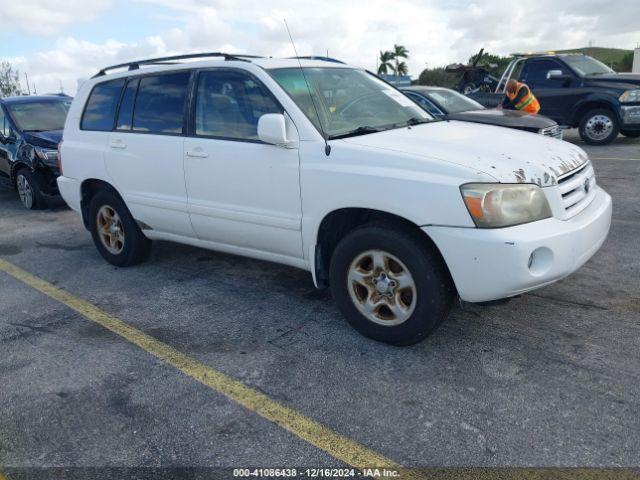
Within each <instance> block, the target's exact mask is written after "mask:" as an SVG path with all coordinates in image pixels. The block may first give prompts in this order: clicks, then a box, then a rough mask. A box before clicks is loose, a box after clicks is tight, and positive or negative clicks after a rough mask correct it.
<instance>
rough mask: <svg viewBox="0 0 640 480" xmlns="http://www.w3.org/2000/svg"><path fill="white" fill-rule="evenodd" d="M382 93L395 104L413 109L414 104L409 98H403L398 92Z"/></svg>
mask: <svg viewBox="0 0 640 480" xmlns="http://www.w3.org/2000/svg"><path fill="white" fill-rule="evenodd" d="M382 92H383V93H385V94H387V95H388V96H389V97H391V98H392V99H393V100H395V101H396V102H397V103H399V104H400V105H402V106H403V107H415V106H416V104H415V103H413V102H412V101H411V100H409V97H405V96H404V95H403V94H401V93H400V92H396V91H395V90H382Z"/></svg>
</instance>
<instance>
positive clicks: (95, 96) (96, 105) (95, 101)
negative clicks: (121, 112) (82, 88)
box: [80, 78, 125, 132]
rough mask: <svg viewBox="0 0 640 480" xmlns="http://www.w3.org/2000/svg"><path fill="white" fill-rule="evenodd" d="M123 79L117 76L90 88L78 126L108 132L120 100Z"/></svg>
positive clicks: (111, 126)
mask: <svg viewBox="0 0 640 480" xmlns="http://www.w3.org/2000/svg"><path fill="white" fill-rule="evenodd" d="M124 82H125V79H123V78H119V79H116V80H110V81H108V82H103V83H99V84H97V85H96V86H95V87H93V90H91V94H90V95H89V99H88V100H87V104H86V106H85V108H84V113H83V114H82V121H81V122H80V128H81V129H82V130H97V131H102V132H110V131H111V130H113V124H114V122H115V114H116V109H117V107H118V102H119V101H120V92H121V91H122V87H123V85H124Z"/></svg>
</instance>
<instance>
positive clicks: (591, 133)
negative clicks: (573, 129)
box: [578, 108, 620, 145]
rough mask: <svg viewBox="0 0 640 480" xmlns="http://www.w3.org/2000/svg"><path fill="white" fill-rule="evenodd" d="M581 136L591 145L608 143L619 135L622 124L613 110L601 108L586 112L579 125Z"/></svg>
mask: <svg viewBox="0 0 640 480" xmlns="http://www.w3.org/2000/svg"><path fill="white" fill-rule="evenodd" d="M578 130H579V132H580V137H581V138H582V140H583V141H584V142H585V143H587V144H589V145H608V144H609V143H611V142H613V140H614V139H615V138H616V137H617V136H618V132H619V131H620V125H618V119H617V118H616V116H615V114H614V113H613V112H612V111H611V110H607V109H606V108H599V109H595V110H591V111H589V112H587V113H586V114H584V116H583V117H582V119H581V120H580V125H579V127H578Z"/></svg>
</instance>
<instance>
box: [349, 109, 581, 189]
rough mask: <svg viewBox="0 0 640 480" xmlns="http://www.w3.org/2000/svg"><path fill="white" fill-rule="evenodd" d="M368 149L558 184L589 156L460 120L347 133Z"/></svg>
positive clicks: (508, 178)
mask: <svg viewBox="0 0 640 480" xmlns="http://www.w3.org/2000/svg"><path fill="white" fill-rule="evenodd" d="M343 141H345V142H347V143H351V144H354V145H359V146H364V147H368V148H375V149H383V150H388V151H390V152H391V151H393V152H402V153H405V154H409V155H413V156H416V157H423V158H429V159H432V160H438V161H444V162H448V163H453V164H456V165H461V166H464V167H467V168H469V169H472V170H474V171H476V172H478V171H479V172H482V173H484V174H486V175H489V176H490V177H493V178H494V179H495V180H497V181H499V182H503V183H536V184H538V185H540V186H542V187H545V186H550V185H555V184H556V183H557V180H558V177H559V176H561V175H563V174H565V173H567V172H570V171H571V170H574V169H576V168H578V167H579V166H580V165H582V164H584V163H585V162H586V161H587V160H588V157H587V154H586V153H585V152H584V151H583V150H582V149H581V148H579V147H577V146H575V145H573V144H571V143H568V142H564V141H561V140H557V139H554V138H549V137H546V136H544V135H532V134H531V133H528V132H523V131H518V130H513V129H508V128H501V127H494V126H491V125H481V124H476V123H467V122H458V121H440V122H432V123H426V124H423V125H417V126H414V127H411V128H397V129H394V130H386V131H384V132H378V133H371V134H368V135H361V136H357V137H350V138H345V139H344V140H343Z"/></svg>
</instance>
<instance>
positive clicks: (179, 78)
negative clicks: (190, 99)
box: [133, 71, 191, 134]
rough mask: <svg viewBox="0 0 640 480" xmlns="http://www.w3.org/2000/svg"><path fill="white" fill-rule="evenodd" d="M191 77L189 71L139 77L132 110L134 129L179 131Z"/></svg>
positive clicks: (151, 131)
mask: <svg viewBox="0 0 640 480" xmlns="http://www.w3.org/2000/svg"><path fill="white" fill-rule="evenodd" d="M190 77H191V72H189V71H185V72H178V73H169V74H163V75H150V76H146V77H142V78H141V79H140V85H139V87H138V95H137V97H136V103H135V107H134V110H133V131H134V132H143V133H156V134H181V133H182V128H183V123H184V105H185V100H186V98H187V91H188V89H189V79H190Z"/></svg>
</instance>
